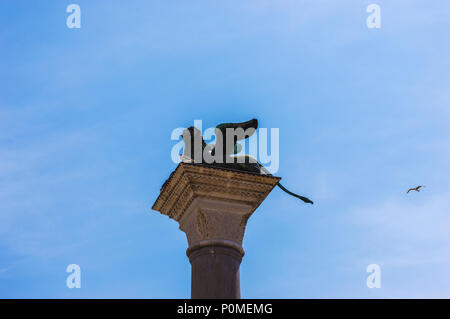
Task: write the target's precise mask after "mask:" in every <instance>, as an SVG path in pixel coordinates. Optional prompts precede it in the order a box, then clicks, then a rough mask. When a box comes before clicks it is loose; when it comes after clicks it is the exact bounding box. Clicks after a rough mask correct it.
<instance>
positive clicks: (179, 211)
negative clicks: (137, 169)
mask: <svg viewBox="0 0 450 319" xmlns="http://www.w3.org/2000/svg"><path fill="white" fill-rule="evenodd" d="M280 179H281V178H280V177H276V176H271V175H262V174H256V173H249V172H243V171H237V170H231V169H224V168H217V167H213V166H210V165H203V164H189V163H180V164H179V165H178V167H177V168H176V169H175V171H174V172H172V174H171V175H170V177H169V179H168V180H167V181H166V182H165V183H164V185H163V187H162V188H161V193H160V195H159V197H158V198H157V200H156V202H155V203H154V205H153V207H152V208H153V209H154V210H156V211H159V212H160V213H161V214H164V215H167V216H168V217H170V218H172V219H174V220H176V221H177V222H178V223H179V225H180V229H181V230H182V231H184V232H185V233H186V236H187V240H188V244H189V247H190V248H191V247H193V246H195V245H202V244H206V243H208V242H211V241H225V242H229V243H235V244H237V246H241V245H242V240H243V237H244V231H245V227H246V225H247V221H248V219H249V218H250V216H251V215H252V214H253V212H254V211H255V209H256V208H257V207H258V206H259V205H260V204H261V203H262V201H263V200H264V199H265V198H266V197H267V195H268V194H269V193H270V192H271V190H272V189H273V188H274V187H275V185H276V184H277V183H278V182H279V180H280Z"/></svg>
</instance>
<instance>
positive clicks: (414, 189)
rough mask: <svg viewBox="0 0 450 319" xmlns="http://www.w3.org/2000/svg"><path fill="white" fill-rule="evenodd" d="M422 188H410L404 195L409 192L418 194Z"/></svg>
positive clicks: (420, 186)
mask: <svg viewBox="0 0 450 319" xmlns="http://www.w3.org/2000/svg"><path fill="white" fill-rule="evenodd" d="M422 187H425V186H422V185H419V186H417V187H414V188H410V189H408V191H407V192H406V194H408V193H409V192H410V191H416V192H420V189H421V188H422Z"/></svg>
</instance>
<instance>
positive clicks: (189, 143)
mask: <svg viewBox="0 0 450 319" xmlns="http://www.w3.org/2000/svg"><path fill="white" fill-rule="evenodd" d="M257 128H258V120H256V119H252V120H250V121H247V122H242V123H223V124H219V125H217V126H216V128H215V130H214V131H215V134H216V144H206V142H205V141H204V140H203V137H202V133H201V132H200V130H198V129H197V128H196V127H194V126H191V127H189V128H187V129H186V130H184V131H183V135H181V137H182V138H183V142H184V153H183V154H182V155H180V157H181V160H182V161H183V162H188V163H194V164H202V165H210V166H214V167H221V168H227V169H235V170H239V171H245V172H251V173H258V174H265V175H272V174H271V173H270V172H269V171H268V170H267V169H266V168H265V167H264V166H262V165H261V164H260V163H259V162H258V161H257V160H256V159H255V158H254V157H252V156H250V155H236V154H237V153H239V152H240V151H241V145H240V144H238V143H237V141H240V140H243V139H246V138H249V137H250V136H252V135H253V134H254V133H255V132H256V129H257ZM277 185H278V187H280V188H281V189H282V190H283V191H284V192H286V193H288V194H289V195H292V196H294V197H297V198H299V199H301V200H302V201H304V202H305V203H309V204H313V202H312V201H311V200H310V199H308V198H306V197H303V196H300V195H297V194H295V193H292V192H291V191H289V190H287V189H286V188H285V187H284V186H283V185H281V184H280V183H278V184H277Z"/></svg>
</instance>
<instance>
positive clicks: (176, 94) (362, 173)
mask: <svg viewBox="0 0 450 319" xmlns="http://www.w3.org/2000/svg"><path fill="white" fill-rule="evenodd" d="M70 3H77V4H79V5H80V7H81V10H82V28H81V29H68V28H67V27H66V18H67V16H68V14H67V13H66V7H67V5H69V4H70ZM371 3H377V4H379V5H380V7H381V18H382V27H381V29H368V28H367V27H366V18H367V16H368V13H366V7H367V6H368V5H369V4H371ZM0 26H1V27H0V297H1V298H189V296H190V264H189V261H188V259H187V257H186V255H185V250H186V248H187V241H186V237H185V235H184V233H182V232H181V231H180V230H179V229H178V225H177V223H176V222H175V221H173V220H170V219H169V218H167V217H166V216H163V215H160V214H159V213H157V212H155V211H152V210H151V206H152V204H153V202H154V200H155V199H156V197H157V196H158V194H159V188H160V186H161V184H162V183H163V182H164V180H165V179H166V178H167V177H168V175H169V174H170V172H171V171H172V170H174V169H175V167H176V165H175V164H174V163H173V162H172V161H171V159H170V151H171V148H172V146H173V145H174V144H175V142H174V141H171V140H170V133H171V132H172V130H173V129H174V128H176V127H187V126H190V125H192V124H193V121H194V120H195V119H201V120H202V121H203V126H204V127H210V126H215V125H216V124H218V123H221V122H228V121H234V122H239V121H245V120H248V119H250V118H253V117H256V118H258V120H259V123H260V126H261V127H266V128H279V129H280V168H279V171H278V173H277V175H279V176H281V177H282V178H283V184H284V185H285V186H286V187H288V188H290V189H292V190H293V191H296V192H299V193H301V194H305V195H307V196H309V197H310V198H312V199H313V200H314V202H315V204H314V206H307V205H304V204H303V203H301V202H300V201H298V200H296V199H294V198H291V197H289V196H288V195H286V194H285V193H283V192H281V191H280V190H278V189H275V190H274V191H273V192H272V193H271V194H270V195H269V197H268V198H267V199H266V201H265V202H264V203H263V204H262V205H261V206H260V207H259V209H258V210H257V211H256V213H255V214H254V215H253V216H252V218H251V219H250V220H249V223H248V225H247V230H246V235H245V238H244V249H245V250H246V255H245V257H244V259H243V262H242V265H241V289H242V296H243V297H245V298H347V297H351V298H382V297H384V298H396V297H397V298H404V297H411V298H419V297H423V298H429V297H436V298H442V297H446V298H450V249H449V247H450V231H449V229H450V215H449V212H450V185H449V180H450V126H449V122H450V121H449V120H450V108H449V103H450V93H449V92H450V91H449V85H450V75H449V69H450V58H449V57H450V41H449V40H450V35H449V33H448V30H449V29H450V3H449V2H448V1H444V0H442V1H441V0H436V1H432V2H430V1H424V0H423V1H419V0H415V1H406V0H403V1H400V0H399V1H339V2H338V1H294V0H292V1H286V0H281V1H269V0H258V1H256V0H254V1H252V0H249V1H237V0H232V1H177V2H176V3H175V2H173V3H172V2H168V1H144V0H142V1H139V0H130V1H108V3H106V2H104V1H99V0H96V1H93V0H89V1H87V0H79V1H73V2H70V1H33V2H32V1H24V0H20V1H19V0H6V1H1V3H0ZM419 184H422V185H426V186H427V187H426V188H425V189H424V190H423V191H422V192H420V193H412V194H409V195H406V194H405V192H406V190H407V189H408V188H409V187H410V186H416V185H419ZM72 263H75V264H78V265H80V267H81V272H82V279H81V280H82V288H81V289H68V288H67V287H66V277H67V276H68V274H67V273H66V272H65V270H66V267H67V265H69V264H72ZM373 263H376V264H379V265H380V267H381V271H382V276H381V282H382V287H381V288H380V289H369V288H367V287H366V278H367V276H368V273H366V267H367V266H368V265H369V264H373Z"/></svg>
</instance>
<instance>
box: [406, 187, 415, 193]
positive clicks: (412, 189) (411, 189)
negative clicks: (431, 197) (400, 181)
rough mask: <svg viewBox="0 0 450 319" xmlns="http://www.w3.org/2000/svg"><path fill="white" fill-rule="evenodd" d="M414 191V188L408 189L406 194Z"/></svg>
mask: <svg viewBox="0 0 450 319" xmlns="http://www.w3.org/2000/svg"><path fill="white" fill-rule="evenodd" d="M413 190H414V188H410V189H408V191H407V192H406V194H408V193H409V192H410V191H413Z"/></svg>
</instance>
